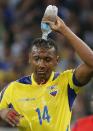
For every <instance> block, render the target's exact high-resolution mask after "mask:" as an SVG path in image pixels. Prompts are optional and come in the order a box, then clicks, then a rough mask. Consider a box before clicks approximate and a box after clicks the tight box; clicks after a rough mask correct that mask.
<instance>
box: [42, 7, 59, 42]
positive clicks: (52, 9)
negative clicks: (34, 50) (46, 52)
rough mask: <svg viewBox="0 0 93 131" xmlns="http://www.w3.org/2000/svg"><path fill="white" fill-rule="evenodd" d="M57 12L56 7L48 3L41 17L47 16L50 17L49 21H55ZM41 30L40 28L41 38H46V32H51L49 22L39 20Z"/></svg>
mask: <svg viewBox="0 0 93 131" xmlns="http://www.w3.org/2000/svg"><path fill="white" fill-rule="evenodd" d="M57 13H58V8H57V7H56V6H52V5H49V6H48V7H47V8H46V10H45V13H44V16H43V18H46V17H49V18H50V19H51V22H55V21H56V17H57ZM41 30H42V39H45V40H47V37H48V34H49V33H51V32H52V30H51V28H50V26H49V24H47V23H45V22H41Z"/></svg>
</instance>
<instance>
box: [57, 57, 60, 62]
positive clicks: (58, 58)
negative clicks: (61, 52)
mask: <svg viewBox="0 0 93 131" xmlns="http://www.w3.org/2000/svg"><path fill="white" fill-rule="evenodd" d="M59 61H60V57H59V56H57V64H58V63H59Z"/></svg>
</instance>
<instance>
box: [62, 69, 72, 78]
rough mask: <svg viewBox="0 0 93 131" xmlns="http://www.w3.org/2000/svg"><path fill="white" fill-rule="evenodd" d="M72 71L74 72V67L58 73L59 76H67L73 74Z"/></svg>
mask: <svg viewBox="0 0 93 131" xmlns="http://www.w3.org/2000/svg"><path fill="white" fill-rule="evenodd" d="M73 72H74V69H69V70H65V71H63V72H61V73H60V76H66V77H69V76H71V75H73Z"/></svg>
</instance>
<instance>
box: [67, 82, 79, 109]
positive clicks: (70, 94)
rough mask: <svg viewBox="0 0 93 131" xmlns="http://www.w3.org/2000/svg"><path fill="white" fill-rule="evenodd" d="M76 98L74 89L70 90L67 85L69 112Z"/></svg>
mask: <svg viewBox="0 0 93 131" xmlns="http://www.w3.org/2000/svg"><path fill="white" fill-rule="evenodd" d="M76 96H77V95H76V93H75V91H74V89H72V88H70V85H69V84H68V101H69V108H70V111H71V109H72V106H73V102H74V100H75V98H76Z"/></svg>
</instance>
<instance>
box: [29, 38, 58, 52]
mask: <svg viewBox="0 0 93 131" xmlns="http://www.w3.org/2000/svg"><path fill="white" fill-rule="evenodd" d="M33 46H36V47H38V48H45V49H51V48H53V47H54V49H55V53H56V54H58V47H57V45H56V43H55V41H54V40H52V39H50V38H49V39H47V40H44V39H42V38H36V39H35V40H34V41H33V42H32V44H31V50H32V48H33ZM31 50H30V51H31Z"/></svg>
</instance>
